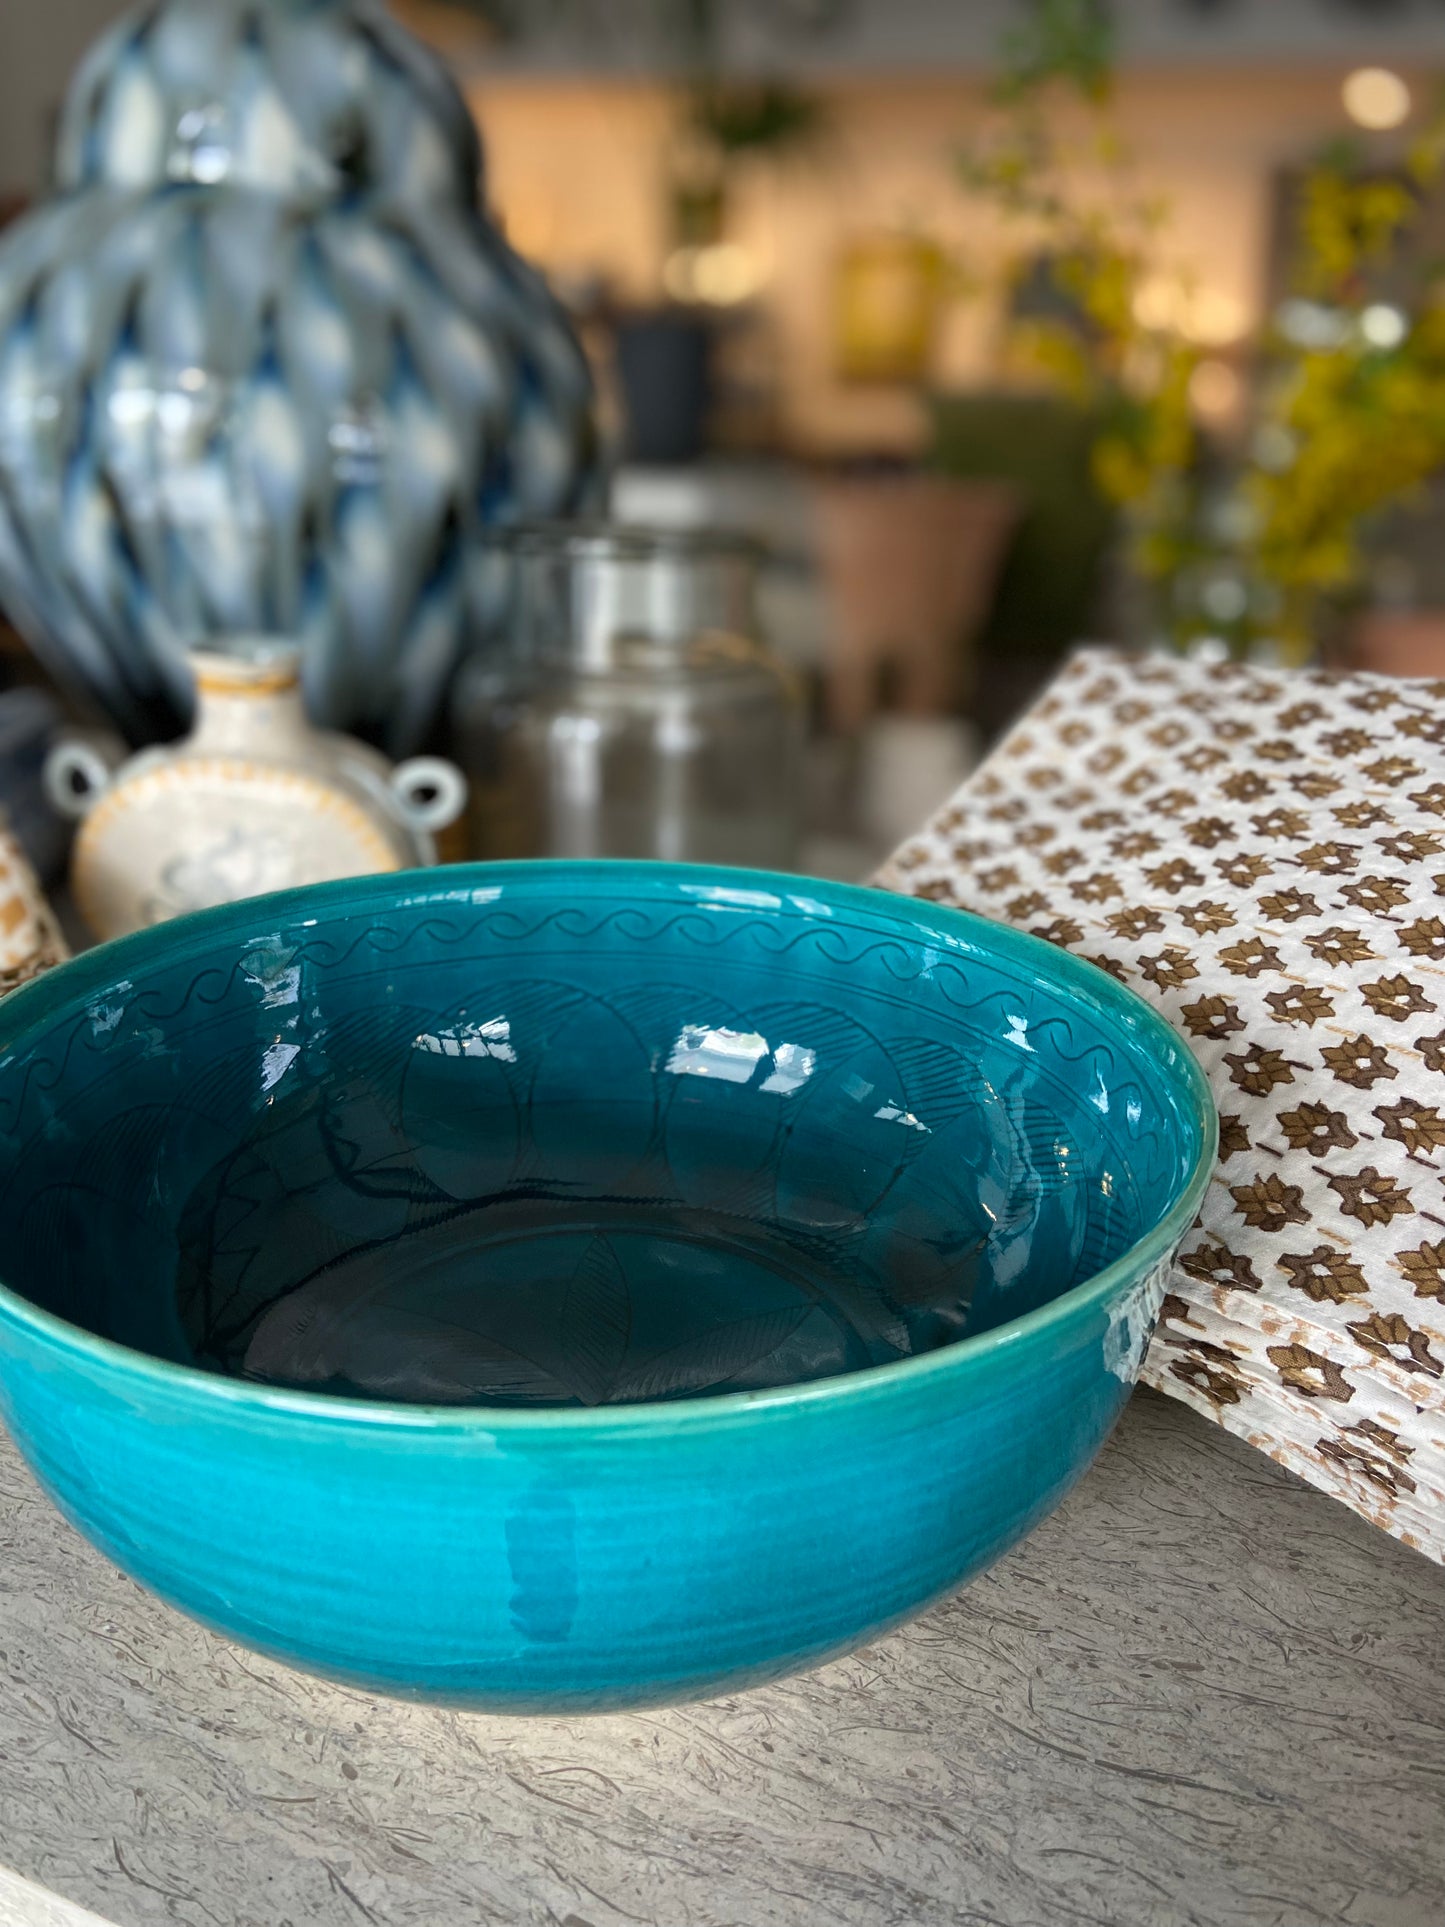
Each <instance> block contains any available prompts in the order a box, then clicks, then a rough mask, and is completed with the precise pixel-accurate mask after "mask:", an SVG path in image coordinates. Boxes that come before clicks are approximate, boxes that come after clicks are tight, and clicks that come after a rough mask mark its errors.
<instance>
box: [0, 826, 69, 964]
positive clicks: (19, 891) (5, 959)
mask: <svg viewBox="0 0 1445 1927" xmlns="http://www.w3.org/2000/svg"><path fill="white" fill-rule="evenodd" d="M66 955H67V952H66V948H65V942H64V939H63V938H62V937H61V935H60V932H59V930H58V929H57V927H56V924H55V919H54V918H53V917H52V916H51V914H50V909H49V906H48V905H47V904H46V901H45V898H44V897H43V896H42V895H41V891H40V885H39V884H38V883H37V882H36V881H35V875H34V872H33V871H32V870H31V868H30V865H29V864H28V863H27V862H26V860H25V857H24V855H23V854H22V853H21V851H20V848H19V846H18V845H17V844H16V842H15V840H14V838H13V837H12V836H11V835H10V834H9V832H8V831H7V830H6V829H5V827H4V821H3V818H0V997H3V996H4V995H5V993H6V991H8V990H16V989H18V988H19V986H20V985H21V984H23V983H28V982H29V981H30V979H31V978H32V977H38V976H39V975H40V973H41V971H42V970H48V969H49V968H50V966H51V965H52V964H56V963H59V962H60V961H61V960H62V959H63V958H64V957H65V956H66Z"/></svg>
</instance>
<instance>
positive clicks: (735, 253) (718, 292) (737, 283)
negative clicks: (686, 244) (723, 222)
mask: <svg viewBox="0 0 1445 1927" xmlns="http://www.w3.org/2000/svg"><path fill="white" fill-rule="evenodd" d="M662 280H663V286H664V287H665V288H666V289H667V292H668V293H669V294H670V295H671V296H672V298H673V300H674V301H702V302H705V303H706V304H707V305H708V306H709V307H714V308H731V307H735V306H736V305H737V304H738V302H740V301H746V300H747V298H748V296H749V295H752V294H756V293H757V291H758V289H759V288H760V287H761V285H762V281H763V276H762V271H761V269H760V268H759V265H758V263H757V261H756V259H755V258H754V256H753V255H752V254H750V253H749V252H748V250H747V249H746V248H741V247H738V246H737V245H736V243H734V242H731V241H719V242H717V243H716V244H715V245H714V246H712V247H706V248H679V249H678V250H677V252H676V253H675V254H672V255H669V256H668V259H667V262H666V265H665V266H664V268H663V270H662Z"/></svg>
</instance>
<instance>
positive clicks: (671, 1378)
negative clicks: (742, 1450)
mask: <svg viewBox="0 0 1445 1927" xmlns="http://www.w3.org/2000/svg"><path fill="white" fill-rule="evenodd" d="M811 1310H812V1307H811V1306H810V1305H808V1304H806V1303H804V1304H797V1305H787V1306H783V1307H782V1308H780V1309H779V1310H777V1311H770V1312H760V1313H759V1314H758V1315H757V1316H755V1317H752V1318H739V1319H737V1320H735V1321H734V1322H733V1323H731V1324H726V1325H717V1326H715V1327H714V1328H713V1330H712V1331H710V1332H707V1333H702V1334H699V1335H698V1336H696V1337H694V1338H690V1339H688V1340H687V1342H686V1343H684V1344H681V1345H675V1346H672V1347H670V1348H669V1349H668V1350H667V1351H664V1352H659V1353H657V1354H656V1355H655V1356H654V1357H652V1358H650V1359H645V1360H643V1361H642V1362H641V1363H640V1364H639V1365H638V1366H637V1367H636V1368H635V1369H634V1370H632V1371H629V1372H628V1374H627V1378H626V1381H625V1384H624V1385H619V1386H618V1388H617V1395H618V1396H620V1397H626V1398H628V1399H634V1400H645V1399H653V1398H677V1397H679V1396H681V1395H682V1394H683V1393H686V1392H693V1393H696V1392H702V1391H706V1390H708V1389H709V1388H710V1387H714V1386H716V1387H718V1388H719V1389H721V1388H722V1387H723V1386H725V1385H727V1384H728V1382H729V1381H730V1380H732V1379H735V1378H737V1377H738V1376H739V1375H740V1374H741V1373H743V1372H745V1371H747V1370H748V1369H749V1368H750V1367H751V1366H754V1365H758V1364H761V1363H762V1361H763V1360H764V1359H767V1358H771V1357H772V1355H773V1353H774V1352H775V1351H777V1350H778V1348H779V1347H780V1346H781V1345H783V1344H785V1343H786V1342H787V1340H788V1339H790V1338H791V1337H792V1336H793V1334H794V1332H796V1331H797V1330H798V1328H799V1326H800V1325H801V1324H802V1323H803V1321H804V1319H805V1318H807V1316H808V1315H809V1313H810V1311H811Z"/></svg>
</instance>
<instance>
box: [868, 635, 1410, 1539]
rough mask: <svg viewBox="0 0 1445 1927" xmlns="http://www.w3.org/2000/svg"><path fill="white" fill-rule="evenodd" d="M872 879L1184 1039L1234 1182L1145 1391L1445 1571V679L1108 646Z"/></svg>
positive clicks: (1193, 1254) (1171, 1301)
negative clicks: (1214, 1426) (1039, 940)
mask: <svg viewBox="0 0 1445 1927" xmlns="http://www.w3.org/2000/svg"><path fill="white" fill-rule="evenodd" d="M877 880H878V881H879V882H880V883H882V884H884V885H885V886H886V887H888V888H891V889H894V890H899V891H903V892H905V893H908V894H911V895H917V896H926V897H930V898H933V899H935V900H937V901H940V902H945V903H956V904H959V905H960V906H962V907H963V908H965V909H969V910H974V911H978V912H980V913H982V914H983V915H985V916H990V917H995V918H998V919H1000V920H1001V921H1003V922H1007V923H1012V924H1016V925H1018V926H1020V927H1021V928H1023V929H1025V930H1031V931H1033V932H1034V933H1035V934H1036V935H1038V936H1041V937H1045V938H1047V939H1048V940H1049V941H1050V942H1052V943H1056V944H1061V945H1063V946H1065V947H1067V948H1068V949H1070V950H1074V951H1076V952H1078V954H1079V955H1081V956H1084V957H1087V958H1088V959H1090V961H1092V962H1093V963H1095V964H1098V965H1099V966H1100V967H1101V968H1103V969H1105V970H1107V971H1109V972H1110V973H1111V974H1112V975H1113V976H1114V977H1116V978H1118V979H1119V981H1120V982H1122V983H1126V984H1128V985H1130V986H1131V987H1132V988H1133V989H1134V990H1136V991H1138V992H1139V993H1140V994H1141V995H1142V996H1144V997H1145V998H1147V999H1148V1000H1149V1001H1151V1002H1152V1003H1154V1004H1155V1005H1156V1006H1157V1007H1158V1008H1159V1010H1160V1011H1161V1012H1162V1013H1163V1014H1164V1016H1165V1017H1167V1018H1168V1019H1169V1021H1170V1022H1171V1023H1173V1024H1174V1025H1175V1026H1176V1027H1177V1028H1178V1029H1179V1030H1180V1031H1182V1032H1183V1033H1184V1035H1185V1036H1186V1037H1187V1038H1188V1039H1189V1042H1190V1044H1191V1046H1192V1047H1193V1049H1194V1051H1195V1054H1196V1055H1197V1056H1198V1058H1199V1060H1200V1062H1201V1063H1202V1064H1203V1066H1204V1068H1205V1070H1206V1072H1207V1073H1208V1075H1209V1077H1210V1081H1211V1083H1212V1085H1213V1089H1214V1094H1215V1099H1216V1101H1217V1103H1218V1106H1219V1111H1220V1120H1221V1143H1220V1162H1219V1165H1218V1168H1217V1170H1216V1172H1215V1176H1214V1182H1213V1183H1212V1185H1211V1186H1210V1190H1209V1193H1208V1196H1207V1198H1206V1201H1205V1204H1204V1207H1203V1209H1202V1211H1201V1213H1200V1216H1199V1219H1198V1222H1197V1223H1196V1225H1195V1227H1194V1229H1193V1230H1192V1231H1191V1232H1190V1234H1189V1235H1188V1236H1187V1237H1186V1239H1185V1241H1184V1244H1183V1247H1182V1249H1181V1252H1180V1255H1179V1258H1178V1260H1177V1263H1176V1267H1175V1271H1174V1275H1173V1277H1172V1279H1171V1282H1170V1288H1169V1291H1168V1295H1167V1296H1166V1298H1165V1301H1164V1309H1163V1312H1162V1314H1161V1316H1160V1322H1159V1327H1158V1330H1157V1332H1156V1335H1155V1338H1154V1341H1153V1344H1152V1346H1151V1347H1150V1350H1149V1353H1148V1356H1147V1358H1146V1361H1145V1368H1144V1378H1145V1381H1146V1382H1147V1383H1148V1384H1151V1385H1153V1386H1155V1387H1157V1389H1159V1390H1160V1391H1163V1392H1168V1393H1171V1394H1172V1395H1173V1396H1174V1397H1176V1398H1181V1399H1183V1400H1185V1401H1186V1402H1187V1403H1188V1404H1190V1405H1192V1406H1194V1407H1195V1408H1196V1409H1197V1410H1199V1411H1202V1412H1204V1413H1205V1414H1206V1415H1207V1416H1209V1417H1211V1418H1213V1419H1216V1420H1218V1421H1219V1423H1220V1424H1222V1425H1224V1426H1226V1427H1227V1428H1228V1429H1229V1430H1230V1431H1232V1432H1236V1433H1238V1434H1239V1435H1240V1436H1241V1437H1243V1438H1246V1439H1248V1440H1249V1441H1250V1443H1251V1444H1254V1445H1257V1446H1259V1447H1260V1448H1261V1449H1262V1450H1263V1451H1266V1452H1268V1453H1269V1454H1270V1456H1271V1457H1272V1458H1275V1459H1278V1460H1279V1461H1280V1462H1281V1463H1282V1464H1285V1465H1287V1466H1289V1467H1290V1468H1291V1469H1292V1470H1294V1471H1296V1472H1298V1473H1300V1474H1302V1475H1303V1476H1304V1477H1305V1478H1306V1479H1308V1480H1309V1481H1310V1482H1311V1483H1312V1484H1314V1485H1317V1486H1320V1487H1322V1488H1324V1489H1325V1490H1326V1491H1328V1492H1330V1493H1332V1494H1334V1495H1335V1496H1336V1497H1338V1498H1340V1499H1342V1500H1344V1502H1345V1503H1346V1504H1348V1505H1350V1506H1352V1507H1354V1509H1355V1510H1356V1511H1358V1512H1360V1513H1363V1514H1364V1515H1365V1517H1367V1518H1369V1519H1371V1520H1373V1521H1374V1522H1375V1523H1376V1524H1378V1525H1381V1526H1383V1527H1385V1529H1386V1530H1387V1531H1390V1532H1393V1533H1394V1534H1395V1535H1396V1536H1397V1537H1399V1538H1401V1539H1403V1540H1405V1541H1406V1542H1407V1543H1408V1544H1411V1545H1413V1546H1416V1547H1418V1548H1419V1549H1420V1550H1421V1551H1422V1552H1425V1553H1427V1554H1429V1555H1430V1556H1431V1557H1432V1558H1435V1559H1438V1560H1441V1561H1445V682H1434V683H1427V682H1401V681H1396V680H1393V679H1390V678H1386V677H1383V676H1366V675H1331V674H1323V673H1320V674H1316V673H1313V672H1295V673H1284V672H1269V671H1263V670H1259V669H1253V668H1245V667H1243V666H1241V665H1238V664H1232V663H1231V664H1221V665H1206V664H1201V663H1193V662H1183V661H1179V660H1175V659H1172V658H1162V657H1153V656H1150V657H1131V656H1127V655H1124V654H1122V653H1118V652H1114V651H1109V650H1099V649H1088V650H1083V651H1081V652H1080V653H1079V654H1078V655H1077V656H1076V657H1074V659H1073V660H1072V661H1071V662H1070V663H1069V664H1068V665H1067V666H1066V667H1065V669H1064V670H1063V672H1062V673H1061V675H1060V676H1059V677H1058V679H1057V680H1056V681H1055V682H1054V683H1053V685H1052V686H1051V688H1050V689H1049V690H1048V691H1047V692H1046V694H1045V695H1044V697H1043V698H1042V700H1041V701H1040V702H1039V703H1037V704H1036V705H1035V707H1034V708H1033V709H1032V710H1031V711H1030V712H1029V714H1028V715H1027V716H1025V717H1024V719H1023V720H1022V722H1020V723H1019V724H1018V726H1017V727H1016V728H1015V729H1014V730H1013V731H1012V732H1011V733H1010V735H1009V736H1008V737H1007V738H1006V739H1005V740H1004V742H1003V743H1002V744H1001V745H1000V746H999V748H998V749H997V750H996V751H995V752H994V754H993V755H992V756H991V757H990V758H989V760H988V761H987V762H986V763H985V764H984V766H983V767H982V768H981V769H980V770H979V771H978V772H977V773H976V774H975V775H974V776H973V777H972V778H971V779H970V780H969V782H968V783H966V784H965V785H964V787H963V789H962V790H960V791H959V793H958V794H957V795H956V796H954V797H953V798H952V799H951V800H950V801H949V803H948V804H947V805H946V806H945V807H944V808H943V809H942V810H940V811H939V813H938V814H937V816H935V818H934V819H933V821H932V822H931V823H930V824H928V826H927V827H926V828H925V829H924V830H923V831H922V832H921V833H920V834H919V835H917V836H915V837H913V838H911V839H910V840H909V841H908V842H907V843H906V844H905V845H904V846H903V848H902V849H900V850H899V851H898V852H897V853H896V854H895V855H894V857H893V858H892V859H891V860H890V862H889V863H888V864H887V865H886V866H885V868H884V870H883V872H882V873H881V875H880V876H879V878H878V879H877Z"/></svg>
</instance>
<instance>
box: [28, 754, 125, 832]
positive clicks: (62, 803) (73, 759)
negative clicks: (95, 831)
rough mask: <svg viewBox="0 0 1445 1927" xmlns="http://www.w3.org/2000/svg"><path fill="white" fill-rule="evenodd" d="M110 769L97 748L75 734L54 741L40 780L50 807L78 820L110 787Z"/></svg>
mask: <svg viewBox="0 0 1445 1927" xmlns="http://www.w3.org/2000/svg"><path fill="white" fill-rule="evenodd" d="M113 777H114V771H113V770H112V769H111V766H110V764H109V763H108V762H107V761H106V759H105V758H104V756H102V755H101V753H100V751H99V750H98V749H96V748H94V747H93V746H92V745H91V744H90V743H87V742H83V741H81V739H80V738H79V737H75V736H71V737H67V738H65V739H63V740H62V741H61V742H58V743H57V744H56V745H55V747H54V748H53V749H52V750H51V752H50V754H49V755H48V756H47V757H46V759H45V769H44V773H43V778H42V780H43V782H44V785H45V795H46V799H47V800H48V802H49V804H50V807H51V808H52V809H53V810H54V811H55V812H56V814H57V815H59V816H66V817H69V818H70V819H71V821H72V822H79V821H80V819H81V818H82V817H85V816H89V814H90V812H91V811H92V810H93V809H94V808H95V806H96V804H97V803H98V802H99V801H100V799H101V797H102V796H104V795H105V792H106V791H107V790H108V789H109V788H110V786H111V781H112V779H113Z"/></svg>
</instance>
